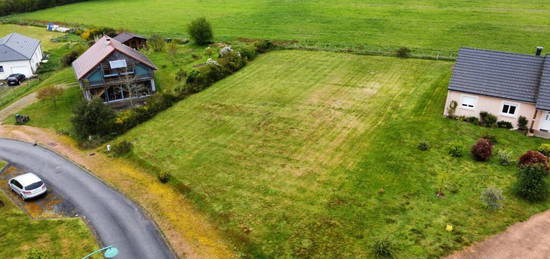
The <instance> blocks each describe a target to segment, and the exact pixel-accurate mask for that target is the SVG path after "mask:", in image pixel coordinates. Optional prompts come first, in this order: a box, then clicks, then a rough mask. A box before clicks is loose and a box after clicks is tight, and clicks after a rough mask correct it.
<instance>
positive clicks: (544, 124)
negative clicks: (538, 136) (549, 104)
mask: <svg viewBox="0 0 550 259" xmlns="http://www.w3.org/2000/svg"><path fill="white" fill-rule="evenodd" d="M539 128H540V130H542V131H549V132H550V112H544V113H543V114H542V118H540V126H539Z"/></svg>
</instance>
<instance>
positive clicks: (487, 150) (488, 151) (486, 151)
mask: <svg viewBox="0 0 550 259" xmlns="http://www.w3.org/2000/svg"><path fill="white" fill-rule="evenodd" d="M471 151H472V155H473V156H474V158H475V159H476V160H477V161H487V160H489V158H490V157H491V155H492V154H493V145H492V144H491V143H490V142H489V141H488V140H486V139H484V138H481V139H479V140H478V141H477V142H476V144H475V145H473V146H472V150H471Z"/></svg>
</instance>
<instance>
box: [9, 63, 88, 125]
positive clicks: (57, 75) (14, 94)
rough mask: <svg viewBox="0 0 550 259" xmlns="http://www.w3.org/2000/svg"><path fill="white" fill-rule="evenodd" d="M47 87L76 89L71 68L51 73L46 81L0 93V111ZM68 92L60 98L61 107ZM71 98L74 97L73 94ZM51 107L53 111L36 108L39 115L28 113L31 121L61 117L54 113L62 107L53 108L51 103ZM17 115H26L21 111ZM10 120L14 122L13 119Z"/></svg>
mask: <svg viewBox="0 0 550 259" xmlns="http://www.w3.org/2000/svg"><path fill="white" fill-rule="evenodd" d="M47 86H58V87H68V86H72V87H71V88H74V89H78V87H77V81H76V79H75V76H74V72H73V70H72V68H64V69H62V70H60V71H57V72H52V73H51V75H49V76H48V77H46V79H44V80H31V81H29V82H27V83H26V84H24V85H21V86H17V87H13V88H11V89H9V90H7V92H0V109H3V108H5V107H7V106H8V105H10V104H11V103H13V102H15V101H17V100H19V99H20V98H21V97H23V96H25V95H27V94H30V93H32V92H34V91H36V90H38V89H40V88H42V87H47ZM70 91H71V89H69V90H67V91H66V93H65V94H64V95H63V96H62V97H61V98H60V102H61V103H62V105H63V104H64V103H63V101H66V98H67V94H70ZM72 91H74V90H72ZM72 96H74V94H73V95H72ZM76 100H78V99H76ZM47 105H48V104H42V108H44V106H47ZM51 105H52V108H55V109H53V110H41V111H40V110H39V109H40V108H37V109H38V112H39V114H34V113H32V112H29V113H31V114H30V115H32V117H31V119H33V120H34V119H38V120H48V118H49V117H51V116H52V115H53V116H61V115H60V114H56V113H58V112H60V109H62V108H63V107H54V106H53V103H51ZM64 108H68V107H64ZM37 109H35V110H37ZM31 111H32V108H31ZM19 113H21V114H24V115H27V114H26V113H25V111H21V112H19ZM45 115H47V116H45ZM39 117H42V118H39ZM57 118H59V117H57ZM11 120H12V121H13V122H14V119H13V118H12V119H11ZM52 123H55V122H52Z"/></svg>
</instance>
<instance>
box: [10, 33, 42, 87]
mask: <svg viewBox="0 0 550 259" xmlns="http://www.w3.org/2000/svg"><path fill="white" fill-rule="evenodd" d="M40 61H42V49H41V48H40V41H39V40H37V39H33V38H30V37H27V36H24V35H21V34H19V33H16V32H14V33H10V34H8V35H6V36H4V37H3V38H1V39H0V80H4V79H6V78H7V77H8V76H9V75H11V74H23V75H25V76H26V77H31V76H33V75H34V74H35V72H36V70H37V69H38V66H39V65H40Z"/></svg>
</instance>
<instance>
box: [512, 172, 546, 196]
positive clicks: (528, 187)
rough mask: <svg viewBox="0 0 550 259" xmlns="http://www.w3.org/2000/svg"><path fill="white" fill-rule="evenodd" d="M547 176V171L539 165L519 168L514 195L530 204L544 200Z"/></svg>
mask: <svg viewBox="0 0 550 259" xmlns="http://www.w3.org/2000/svg"><path fill="white" fill-rule="evenodd" d="M547 174H548V172H547V169H546V168H545V167H544V166H543V165H541V164H531V165H527V166H521V167H520V168H519V173H518V176H517V178H518V180H517V183H516V186H515V191H516V194H517V195H518V196H519V197H521V198H523V199H525V200H527V201H531V202H537V201H543V200H545V199H546V198H547V197H548V183H547V182H546V179H545V178H546V176H547Z"/></svg>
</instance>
